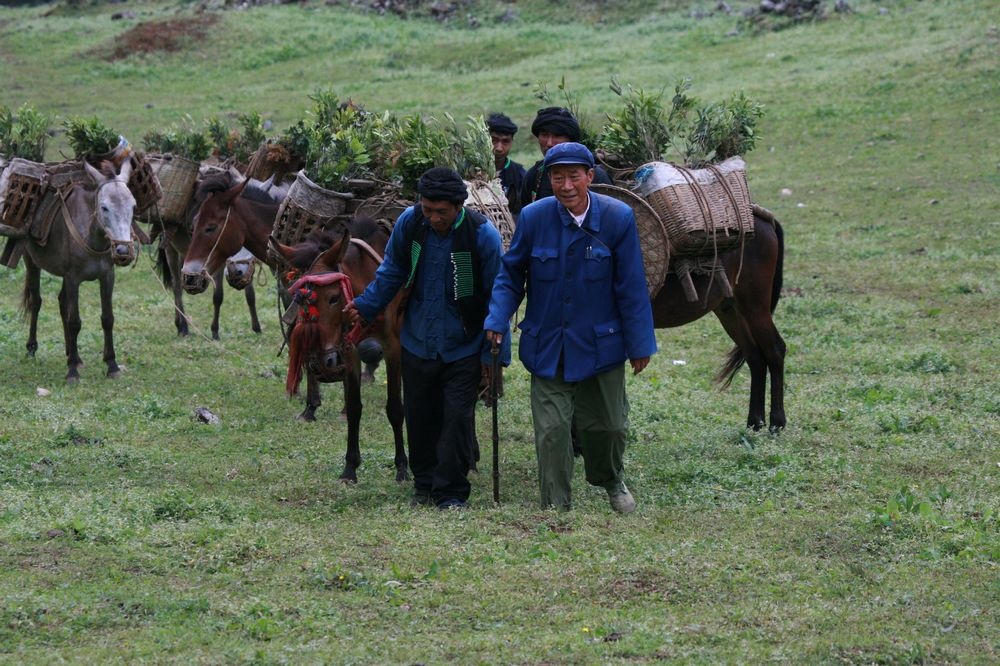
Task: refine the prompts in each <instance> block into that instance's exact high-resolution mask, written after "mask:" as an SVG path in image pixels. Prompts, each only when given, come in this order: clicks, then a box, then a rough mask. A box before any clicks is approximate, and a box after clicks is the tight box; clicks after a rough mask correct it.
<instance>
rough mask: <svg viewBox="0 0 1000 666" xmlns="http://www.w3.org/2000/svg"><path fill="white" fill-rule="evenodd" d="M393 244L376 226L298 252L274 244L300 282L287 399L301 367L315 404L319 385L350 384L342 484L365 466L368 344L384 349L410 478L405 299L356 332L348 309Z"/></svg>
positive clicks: (367, 223)
mask: <svg viewBox="0 0 1000 666" xmlns="http://www.w3.org/2000/svg"><path fill="white" fill-rule="evenodd" d="M352 233H353V237H352ZM388 240H389V234H388V232H387V230H386V229H385V228H384V227H382V226H381V225H378V224H376V223H374V222H373V221H371V220H355V221H353V222H352V223H351V224H349V225H348V226H347V228H346V229H345V230H344V231H343V232H342V233H341V234H335V233H332V232H322V233H315V234H313V235H311V236H310V237H309V238H308V239H307V240H306V241H305V242H303V243H300V244H299V245H296V246H295V247H289V246H287V245H282V244H280V243H278V242H277V241H276V240H274V239H273V238H272V239H271V246H272V247H273V248H274V250H275V251H276V252H277V253H278V254H280V255H281V256H282V257H284V259H285V261H287V262H288V264H289V265H290V266H292V267H293V270H295V271H297V273H298V275H300V277H298V278H297V279H296V280H295V282H294V283H292V285H291V286H290V287H289V289H288V291H289V293H291V294H292V295H293V297H294V299H295V301H296V302H297V303H298V305H299V310H298V317H297V319H296V322H295V324H294V326H293V327H292V331H291V334H290V335H289V341H288V378H287V380H286V384H285V388H286V390H287V391H288V393H289V395H293V394H295V393H297V392H298V387H299V383H300V381H301V378H302V369H303V367H305V368H306V369H307V370H309V372H307V377H308V392H309V394H310V395H315V396H316V400H318V397H319V385H318V382H321V381H322V382H341V381H342V382H343V383H344V396H345V402H346V407H345V413H346V416H347V455H346V456H345V466H344V471H343V473H342V474H341V475H340V478H341V480H343V481H348V482H356V481H357V480H358V477H357V468H358V466H359V465H360V464H361V450H360V447H359V445H358V436H359V430H360V425H359V424H360V421H361V409H362V404H361V359H360V357H359V353H358V348H357V344H358V342H360V341H361V340H362V339H363V338H368V337H374V338H376V339H377V340H378V341H379V342H380V343H381V345H382V350H383V354H384V358H385V367H386V380H387V381H386V383H387V400H386V406H385V413H386V416H387V417H388V418H389V423H390V424H391V425H392V432H393V439H394V441H395V446H396V456H395V459H394V462H395V466H396V481H399V482H402V481H405V480H406V479H407V478H408V475H407V471H406V470H407V459H406V452H405V450H404V446H403V398H402V374H401V365H400V356H401V349H402V348H401V346H400V342H399V330H400V326H401V324H402V319H401V317H402V315H401V314H400V301H401V298H402V295H399V296H397V297H396V299H395V300H394V301H393V302H392V303H390V304H389V306H388V307H387V308H386V309H385V313H384V314H383V315H380V316H379V317H378V319H377V320H376V321H375V322H374V323H373V324H372V325H371V326H370V327H369V328H367V329H364V330H361V329H360V327H352V326H351V325H350V322H349V321H348V319H347V317H346V316H345V315H344V307H345V305H346V304H347V303H348V302H349V301H350V300H352V299H353V297H354V294H360V293H361V292H362V291H364V289H365V287H366V286H367V285H368V284H369V283H370V282H371V281H372V280H374V279H375V271H376V270H377V269H378V267H379V264H381V262H382V256H383V254H384V253H385V246H386V243H388ZM307 402H309V400H308V399H307Z"/></svg>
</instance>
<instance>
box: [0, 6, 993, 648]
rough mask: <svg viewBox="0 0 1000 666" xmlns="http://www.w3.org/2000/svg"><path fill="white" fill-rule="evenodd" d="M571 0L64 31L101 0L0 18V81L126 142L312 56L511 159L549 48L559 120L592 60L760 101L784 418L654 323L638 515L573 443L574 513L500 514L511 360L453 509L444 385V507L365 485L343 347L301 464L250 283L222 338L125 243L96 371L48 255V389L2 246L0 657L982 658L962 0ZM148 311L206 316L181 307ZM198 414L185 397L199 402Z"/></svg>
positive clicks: (612, 69) (338, 75) (980, 21)
mask: <svg viewBox="0 0 1000 666" xmlns="http://www.w3.org/2000/svg"><path fill="white" fill-rule="evenodd" d="M601 4H602V3H590V4H588V5H587V8H588V9H587V11H586V12H582V13H580V15H579V16H577V17H576V18H577V19H579V20H578V21H574V20H572V19H573V17H572V16H569V15H566V14H565V10H564V8H563V9H562V10H563V14H564V15H559V14H558V13H557V12H559V11H560V10H561V8H562V6H561V5H556V4H553V3H543V2H539V3H533V2H526V3H517V9H518V11H519V12H520V13H521V16H522V20H520V21H518V22H515V23H512V24H503V25H496V24H494V23H492V22H488V21H484V22H483V25H484V27H483V28H481V29H479V30H468V29H465V28H459V27H454V26H452V27H448V26H444V27H442V26H438V25H436V24H432V23H426V22H422V21H414V20H410V21H402V20H398V19H396V18H392V17H387V18H384V19H378V18H375V17H372V16H367V15H363V14H358V13H352V12H348V11H345V10H340V9H336V8H329V7H323V6H318V5H310V6H306V7H304V8H303V7H291V6H288V7H280V8H260V9H255V10H252V11H242V12H235V11H234V12H226V13H225V14H223V15H222V18H221V19H220V22H219V23H218V24H216V27H215V33H214V34H213V35H212V36H211V37H210V38H209V39H206V40H204V41H203V42H200V43H197V44H193V45H192V47H191V48H190V49H189V50H187V51H185V52H183V53H179V54H175V55H171V56H144V57H133V58H129V59H127V60H125V61H120V62H117V63H108V62H106V61H102V60H100V59H99V58H96V57H94V56H92V55H89V54H92V53H95V52H96V51H95V49H97V50H99V49H107V47H108V46H109V45H110V44H112V42H113V41H114V39H115V37H116V35H118V34H119V33H120V32H122V31H124V30H125V29H127V27H128V25H125V24H124V23H125V22H118V21H116V22H111V21H109V20H108V14H109V13H110V12H111V11H113V9H112V8H110V7H97V8H88V9H86V10H85V11H83V12H82V14H81V15H80V16H71V15H69V14H68V13H67V12H65V11H63V12H58V13H56V14H54V15H53V16H50V17H47V18H42V17H41V14H42V13H43V12H44V11H45V9H44V8H27V9H3V10H0V56H2V57H3V61H4V63H5V66H4V67H3V68H0V90H3V91H4V92H3V94H2V97H0V104H6V105H7V106H10V107H12V108H14V107H18V106H20V105H21V104H22V103H24V102H30V103H31V104H32V105H33V106H35V107H36V108H38V109H39V110H40V111H43V112H45V113H52V114H58V115H60V116H62V117H65V116H69V115H81V114H86V115H97V116H98V117H100V118H101V119H102V120H103V121H104V122H105V123H107V124H108V125H109V126H111V127H113V128H115V129H117V130H118V131H121V132H123V133H125V134H126V135H127V136H129V137H132V138H133V141H134V140H136V139H137V138H138V137H140V136H141V135H142V134H143V133H144V132H145V131H146V130H147V129H148V128H150V127H157V126H162V125H167V124H170V123H172V122H175V121H178V120H179V119H180V118H181V117H182V116H183V114H190V115H191V116H192V117H194V118H196V119H200V118H203V117H206V116H208V115H210V114H213V113H218V114H230V113H231V114H235V113H241V112H247V111H251V110H256V111H259V112H260V113H261V114H262V115H264V116H265V117H268V118H270V119H272V120H273V121H274V123H275V125H276V128H278V129H281V128H283V127H284V125H285V124H287V123H289V122H291V121H292V120H293V119H295V118H296V117H297V116H298V114H300V113H301V112H302V110H303V109H304V108H306V107H307V106H308V105H309V101H308V99H307V95H308V94H309V93H310V92H311V91H312V90H314V89H316V88H318V87H327V86H333V87H334V88H335V89H336V90H337V91H338V93H339V94H340V95H342V96H348V95H351V96H354V97H355V98H356V99H358V100H359V101H361V102H362V103H364V104H366V105H368V106H369V107H370V108H373V109H380V108H392V109H394V110H397V111H401V112H410V111H421V112H425V113H442V112H444V111H449V112H451V113H452V114H453V115H455V116H456V117H462V116H463V115H464V114H466V113H473V112H481V111H483V110H487V109H502V110H506V111H507V112H508V113H510V114H511V115H512V117H514V118H515V120H516V121H517V122H518V123H519V124H521V125H522V127H523V128H524V131H522V132H521V133H520V134H519V135H518V145H517V151H518V152H517V154H518V156H520V157H521V158H522V159H523V160H525V161H527V160H531V159H534V155H535V154H536V152H537V148H535V147H534V146H533V145H532V144H531V143H530V142H529V141H528V137H527V136H526V135H527V134H528V132H527V128H528V126H529V125H530V120H531V117H532V114H533V112H534V110H535V109H536V108H538V107H539V106H541V105H542V103H541V102H540V101H539V100H537V99H534V98H533V97H532V94H531V92H532V89H533V87H534V84H535V83H536V82H537V81H540V80H541V81H545V82H546V83H548V85H549V87H550V89H551V88H554V86H555V85H556V84H557V83H558V81H559V79H560V77H561V76H563V75H565V76H566V78H567V82H568V83H569V85H570V87H571V88H572V89H573V90H574V91H576V92H578V93H579V94H580V95H581V97H582V99H583V102H584V108H585V109H586V110H587V111H588V112H589V113H590V115H591V116H592V117H593V118H594V119H599V117H600V114H601V113H602V112H604V111H607V110H610V109H611V108H612V106H611V105H613V104H614V96H613V95H612V94H611V93H610V91H608V89H607V84H608V82H609V80H610V75H611V74H612V73H618V74H620V75H621V76H622V78H623V79H624V80H627V81H630V82H632V83H633V84H635V85H640V86H646V87H650V88H651V87H658V86H660V85H671V84H672V83H673V81H674V80H675V79H676V78H677V77H679V76H684V75H690V76H693V77H694V80H695V88H694V92H695V93H697V94H698V95H700V96H702V97H703V98H705V99H719V98H723V97H726V96H728V95H729V94H730V93H731V92H732V91H734V90H736V89H743V90H745V91H746V93H747V95H748V96H750V97H751V98H753V99H756V100H759V101H761V102H763V103H765V104H766V105H767V115H766V116H765V118H764V120H763V123H762V127H761V133H762V139H761V141H760V142H759V143H758V148H757V150H756V151H755V152H754V153H753V154H751V156H750V159H749V162H750V177H751V188H752V190H753V193H754V198H755V200H757V201H758V202H760V203H761V204H763V205H765V206H768V207H770V208H772V209H773V210H775V211H776V213H777V214H778V216H779V218H780V219H781V220H782V222H783V224H784V226H785V229H786V241H787V254H786V263H785V287H786V291H785V294H784V296H783V298H782V301H781V303H780V304H779V306H778V310H777V313H776V321H777V324H778V326H779V328H780V330H781V331H782V333H783V335H784V337H785V339H786V341H787V342H788V347H789V352H788V357H787V364H786V369H787V382H788V395H787V411H788V418H789V427H788V428H787V430H786V431H785V432H783V433H781V434H780V435H778V436H772V435H767V434H759V433H751V432H747V431H745V430H744V429H743V428H742V427H741V426H742V424H743V422H744V420H745V412H746V398H747V392H748V386H749V380H748V376H747V374H746V372H745V371H744V372H742V373H741V374H740V375H739V376H738V377H737V379H736V381H735V382H734V385H733V387H732V389H731V390H730V391H728V392H723V393H720V392H718V391H716V389H715V388H714V387H713V386H712V384H711V377H712V375H713V373H714V372H715V370H716V369H717V367H718V366H719V364H720V363H721V361H722V358H723V356H724V354H725V352H726V351H727V350H728V348H729V346H730V345H729V342H728V340H727V339H726V337H725V335H724V333H723V332H722V329H721V327H720V326H719V325H718V323H717V322H715V321H714V320H711V319H705V320H702V321H699V322H697V323H695V324H692V325H689V326H687V327H684V328H682V329H673V330H669V331H661V332H659V334H658V338H659V342H660V349H661V351H660V353H659V354H657V355H656V356H655V357H654V359H653V362H652V364H651V365H650V367H649V368H648V369H647V371H646V372H644V373H643V374H642V375H639V376H638V377H636V378H630V379H629V394H630V399H631V403H632V414H631V424H632V433H631V437H632V442H631V447H630V449H629V451H628V454H627V461H626V465H627V473H628V478H629V485H630V487H631V488H632V489H633V491H634V492H635V494H636V496H637V499H638V501H639V510H638V512H637V513H636V514H634V515H632V516H629V517H625V518H622V517H619V516H616V515H613V514H612V513H611V511H610V508H609V507H608V506H607V501H606V499H605V497H604V496H603V492H602V491H599V490H597V489H593V488H589V487H586V486H585V484H584V482H583V478H582V469H581V470H578V471H577V477H576V497H575V508H574V511H573V512H571V513H569V514H556V513H549V512H545V511H540V510H539V509H537V508H536V505H535V504H536V495H537V490H536V487H535V483H536V482H535V465H534V453H533V444H532V435H531V423H530V414H529V413H528V400H527V398H528V379H529V378H528V375H527V373H526V372H525V371H524V369H523V368H522V367H521V366H520V365H518V364H516V363H515V365H514V366H513V367H512V368H511V369H510V371H509V372H508V373H507V376H506V377H507V397H506V398H505V399H504V401H503V403H502V405H501V408H500V417H501V437H502V442H501V446H502V454H501V469H502V475H503V477H502V484H503V488H502V489H503V499H504V502H503V504H502V506H500V507H493V506H491V502H490V475H489V472H490V468H489V464H488V460H489V455H488V450H489V442H490V432H489V413H488V412H487V411H485V410H481V411H480V412H479V416H480V418H479V435H480V441H481V442H482V443H483V446H484V454H485V456H484V457H485V458H486V460H485V461H484V465H483V466H482V473H481V474H480V475H479V476H476V477H474V480H473V497H472V501H473V506H474V508H473V509H472V510H470V511H467V512H464V513H458V514H446V515H440V514H438V513H436V512H433V511H427V510H414V509H410V508H409V507H408V506H407V500H408V494H409V493H408V489H407V488H404V487H399V486H397V485H395V484H394V483H393V482H392V469H391V467H392V447H391V437H390V433H389V429H388V428H387V426H386V424H385V419H384V417H383V416H382V410H383V408H384V404H385V399H384V396H383V387H382V385H381V383H380V382H381V375H380V378H379V380H380V381H379V383H378V384H377V385H374V386H368V387H366V388H365V389H364V397H365V413H364V416H363V421H362V427H363V433H362V441H363V443H364V444H363V455H364V456H365V463H364V465H363V466H362V468H361V470H360V477H361V479H360V483H359V484H358V485H357V486H353V487H345V486H342V485H340V484H339V483H337V480H336V478H337V475H338V474H339V472H340V468H341V464H342V456H343V451H344V442H345V435H346V433H345V429H346V428H345V425H344V423H343V422H342V421H340V420H339V419H338V416H337V412H338V411H339V408H340V403H341V397H340V391H339V390H338V389H337V388H336V387H327V388H326V389H325V391H324V396H325V400H326V403H325V404H324V406H323V407H322V408H321V410H320V412H319V417H320V418H319V421H318V422H316V423H314V424H308V425H306V424H299V423H296V422H295V421H294V420H293V417H294V416H295V414H297V413H298V412H299V411H300V410H301V404H299V403H298V402H296V401H291V402H290V401H288V400H286V399H285V397H284V394H283V386H282V380H283V376H284V375H283V373H284V360H285V359H284V358H283V357H282V358H278V357H276V353H277V349H278V339H279V333H278V330H277V322H276V321H275V317H274V303H273V297H272V296H271V295H270V293H271V292H270V288H273V283H271V284H270V285H269V287H265V288H261V289H260V290H259V291H260V294H259V296H260V301H261V304H260V305H261V310H262V315H263V316H264V327H265V330H264V333H263V334H262V335H261V336H255V335H254V334H252V333H251V332H250V331H249V325H248V323H249V322H248V317H247V314H246V311H245V308H244V306H243V304H242V298H241V297H240V296H239V295H238V294H235V293H233V292H227V303H226V305H225V307H224V308H223V321H222V342H221V343H212V342H209V341H208V340H207V339H205V338H204V337H201V336H198V335H195V336H192V337H191V338H189V339H178V338H177V337H176V336H175V334H174V329H173V326H172V319H173V315H172V306H171V302H170V298H169V297H168V295H167V294H166V293H165V292H164V291H163V290H162V289H161V287H160V286H159V283H158V282H157V281H156V279H155V278H154V276H153V274H152V270H151V263H150V261H149V259H148V257H143V258H142V259H141V260H140V263H139V264H138V266H137V267H136V268H134V269H131V270H129V269H125V270H120V271H119V273H118V286H117V289H116V291H115V299H116V304H117V306H116V317H117V325H116V337H117V341H118V358H119V362H120V363H122V364H123V365H124V366H125V372H124V376H123V377H122V378H121V379H120V380H118V381H109V380H106V379H104V377H103V371H104V368H103V364H102V363H101V361H100V345H101V333H100V324H99V316H98V314H97V313H98V297H97V288H96V286H95V285H94V284H88V285H86V286H85V287H84V289H83V298H84V305H83V312H84V321H83V326H84V328H83V331H82V333H81V341H80V344H81V351H82V355H83V357H84V360H85V361H86V362H87V365H86V366H85V367H84V369H83V371H82V376H83V378H82V381H81V383H80V384H79V385H78V386H75V387H68V386H65V385H64V384H63V376H64V374H65V356H64V353H63V347H62V332H61V326H60V323H59V319H58V308H57V305H56V296H57V293H58V287H59V285H58V281H57V280H55V279H53V278H44V279H43V297H44V298H45V303H44V305H43V310H42V319H41V323H40V330H39V334H40V337H39V344H40V347H39V350H38V354H37V357H36V358H35V359H28V358H26V356H25V353H24V343H25V341H26V337H27V331H26V328H25V327H24V326H23V324H22V323H21V321H20V319H19V318H18V316H17V307H18V304H19V295H20V288H21V283H22V281H23V269H19V270H18V271H9V270H5V271H3V272H0V295H2V305H0V357H2V358H4V359H5V361H4V365H3V382H2V387H0V571H2V573H0V596H2V597H3V599H4V603H3V605H2V607H0V661H5V662H10V663H21V662H29V663H51V662H56V661H73V662H91V663H106V662H112V663H124V662H128V663H134V662H143V661H146V662H156V663H160V662H183V663H191V662H195V663H248V662H259V663H284V662H291V663H329V662H333V663H428V664H440V663H449V662H461V663H539V664H540V663H607V662H638V663H648V662H654V661H667V662H682V663H689V662H693V663H719V662H728V663H747V662H750V663H757V662H763V661H769V660H770V661H779V662H792V663H826V664H844V663H847V664H871V663H877V664H920V663H963V664H964V663H984V664H985V663H995V662H997V661H998V659H1000V641H998V638H997V636H1000V618H998V612H997V608H998V607H1000V584H998V580H1000V578H998V575H997V567H998V564H1000V500H998V482H997V479H998V478H1000V467H998V466H997V465H998V463H1000V456H998V447H997V441H998V439H1000V423H998V419H1000V392H998V382H997V379H996V368H997V366H998V361H1000V354H998V351H997V340H998V336H997V334H996V317H997V314H996V313H997V312H998V298H997V297H998V284H997V275H998V268H1000V266H998V263H1000V262H998V260H997V257H998V256H1000V247H998V245H1000V235H998V220H1000V199H998V198H997V192H998V191H1000V175H998V174H1000V171H998V166H997V158H996V155H997V154H1000V139H998V138H997V137H998V136H1000V118H998V116H997V114H996V111H995V106H996V100H997V99H1000V76H998V74H1000V72H998V69H1000V58H998V54H1000V51H998V49H1000V41H998V39H1000V38H998V36H997V28H996V25H997V20H996V14H995V11H994V10H995V7H994V4H995V3H991V2H988V1H987V0H979V1H974V0H970V1H967V2H961V3H960V2H947V1H942V2H916V1H908V2H885V3H881V4H882V5H884V6H886V7H887V8H888V9H889V13H888V14H885V15H880V14H879V13H878V12H877V5H876V4H875V3H867V2H856V3H852V4H853V5H855V7H856V9H857V10H858V11H857V13H855V14H854V15H851V16H848V17H835V18H832V19H831V20H829V21H826V22H823V23H818V24H811V25H804V26H801V27H797V28H794V29H790V30H785V31H782V32H780V33H775V34H765V35H761V36H759V37H751V36H748V35H739V36H736V37H726V36H725V35H726V33H727V32H729V31H730V30H731V29H732V28H733V27H734V26H735V23H736V19H735V18H727V17H714V18H711V19H705V20H695V19H692V18H690V17H689V14H688V12H687V11H686V7H678V8H675V7H674V5H680V4H681V3H641V2H635V3H628V4H627V6H625V5H623V6H622V7H623V8H622V9H621V12H622V14H615V15H613V16H610V17H605V19H604V20H603V22H602V21H600V20H599V19H600V17H596V16H595V15H594V12H597V11H598V10H599V9H600V6H601ZM603 4H604V5H605V7H606V6H607V5H608V4H610V3H603ZM661 5H662V6H663V7H664V10H662V11H657V9H656V8H657V7H658V6H661ZM667 5H669V7H668V6H667ZM135 9H136V11H138V12H139V13H140V15H141V19H142V20H150V19H153V18H158V17H164V18H165V17H168V16H169V17H176V16H190V15H191V14H190V8H189V7H188V6H186V5H170V4H157V3H146V4H140V5H137V6H136V7H135ZM607 11H611V10H607ZM626 11H627V12H632V11H635V12H637V14H635V16H640V17H642V18H641V20H639V19H636V20H623V19H622V17H623V16H625V14H624V12H626ZM484 15H486V14H484ZM533 17H534V18H538V17H543V18H547V19H549V20H548V21H545V22H543V21H536V22H529V21H528V20H527V18H533ZM8 63H10V65H9V66H8ZM146 104H151V105H152V106H151V108H146ZM60 140H61V137H56V138H55V139H54V143H53V147H52V148H51V149H50V150H51V151H53V152H52V157H53V158H55V157H56V153H57V152H58V151H59V150H60V149H62V150H63V151H65V148H64V147H63V148H60ZM782 188H788V189H790V190H792V195H791V196H788V197H783V196H781V194H780V192H781V190H782ZM800 204H801V206H800ZM187 304H188V307H189V311H190V312H191V313H192V315H193V316H194V318H195V323H196V324H197V325H198V326H199V327H200V329H201V330H202V331H206V330H207V328H208V321H209V317H210V307H211V303H210V299H209V298H208V297H200V298H188V299H187ZM674 359H683V360H685V361H686V365H674V364H673V363H672V361H673V360H674ZM39 387H42V388H46V389H48V390H50V391H51V395H49V396H46V397H41V396H38V395H37V394H36V389H37V388H39ZM202 406H203V407H207V408H208V409H210V410H212V411H213V412H215V413H216V414H218V415H220V417H221V419H222V424H221V425H219V426H209V425H205V424H201V423H198V422H197V421H196V420H195V418H194V415H193V412H194V409H195V408H197V407H202Z"/></svg>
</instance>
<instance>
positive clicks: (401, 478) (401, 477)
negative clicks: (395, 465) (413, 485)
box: [396, 470, 410, 483]
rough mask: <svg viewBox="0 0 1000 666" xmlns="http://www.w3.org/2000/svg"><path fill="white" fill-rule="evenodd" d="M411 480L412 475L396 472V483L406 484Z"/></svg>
mask: <svg viewBox="0 0 1000 666" xmlns="http://www.w3.org/2000/svg"><path fill="white" fill-rule="evenodd" d="M409 480H410V475H409V474H407V473H406V472H402V471H398V470H397V471H396V483H406V482H407V481H409Z"/></svg>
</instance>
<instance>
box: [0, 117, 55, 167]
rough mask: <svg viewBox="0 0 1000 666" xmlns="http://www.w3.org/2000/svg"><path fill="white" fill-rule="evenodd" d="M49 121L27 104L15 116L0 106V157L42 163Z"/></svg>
mask: <svg viewBox="0 0 1000 666" xmlns="http://www.w3.org/2000/svg"><path fill="white" fill-rule="evenodd" d="M50 120H51V119H50V118H49V117H48V116H46V115H45V114H43V113H40V112H38V111H36V110H35V109H34V108H32V107H31V106H29V105H28V104H24V105H23V106H22V107H21V108H20V109H18V110H17V114H16V115H15V114H14V113H13V112H11V110H10V109H9V108H8V107H6V106H0V155H6V156H7V157H20V158H23V159H26V160H31V161H33V162H41V161H43V160H44V159H45V144H46V142H47V141H48V138H49V122H50Z"/></svg>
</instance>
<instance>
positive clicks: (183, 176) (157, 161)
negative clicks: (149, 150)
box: [146, 153, 201, 224]
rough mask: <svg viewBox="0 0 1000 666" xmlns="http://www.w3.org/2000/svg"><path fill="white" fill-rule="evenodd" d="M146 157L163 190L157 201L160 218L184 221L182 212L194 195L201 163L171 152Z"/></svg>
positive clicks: (177, 222)
mask: <svg viewBox="0 0 1000 666" xmlns="http://www.w3.org/2000/svg"><path fill="white" fill-rule="evenodd" d="M146 159H147V160H148V162H149V164H150V166H151V168H152V169H153V173H154V174H156V180H157V181H158V182H159V183H160V189H161V190H162V191H163V196H162V197H160V201H159V202H158V203H157V210H158V212H159V215H160V219H161V220H164V221H166V222H174V223H176V224H180V223H181V222H183V221H184V213H185V212H186V211H187V207H188V204H189V203H190V202H191V197H192V195H194V185H195V182H196V181H197V180H198V169H199V168H200V167H201V164H200V163H198V162H195V161H194V160H189V159H188V158H186V157H182V156H181V155H174V154H172V153H166V154H163V155H159V154H151V155H147V156H146Z"/></svg>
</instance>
